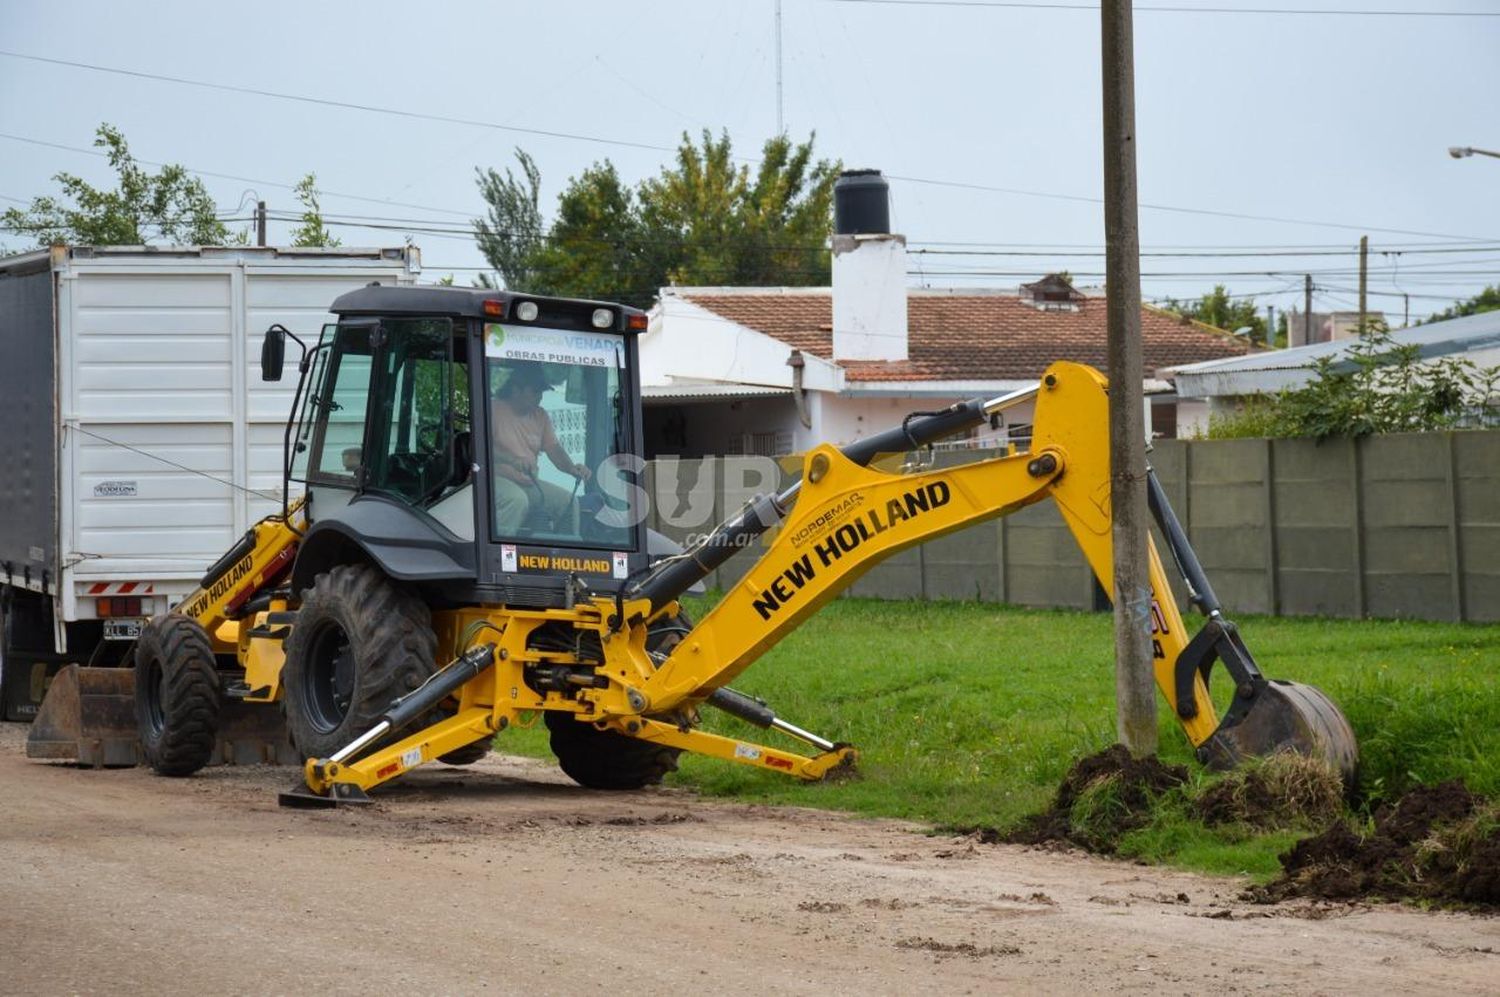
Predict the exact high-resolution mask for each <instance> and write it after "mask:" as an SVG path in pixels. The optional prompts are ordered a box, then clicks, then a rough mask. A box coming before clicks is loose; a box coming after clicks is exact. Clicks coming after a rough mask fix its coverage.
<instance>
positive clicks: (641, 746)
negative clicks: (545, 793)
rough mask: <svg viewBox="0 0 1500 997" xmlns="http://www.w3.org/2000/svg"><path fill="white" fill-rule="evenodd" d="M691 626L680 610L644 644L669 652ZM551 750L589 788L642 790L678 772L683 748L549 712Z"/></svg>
mask: <svg viewBox="0 0 1500 997" xmlns="http://www.w3.org/2000/svg"><path fill="white" fill-rule="evenodd" d="M692 627H693V624H692V622H691V621H690V620H689V619H688V618H687V616H685V615H682V614H679V615H677V616H674V617H672V618H671V619H667V620H663V621H661V622H660V623H658V624H656V625H655V626H653V627H652V628H651V631H650V633H649V634H648V636H647V638H646V649H647V650H648V651H650V652H652V654H653V655H659V656H662V657H665V656H666V655H667V654H668V653H670V652H671V650H672V648H673V647H674V646H675V645H676V644H677V642H678V641H679V640H681V639H682V634H683V633H684V632H686V631H688V630H691V629H692ZM544 719H545V721H546V724H547V731H548V733H549V735H550V737H549V740H550V742H551V745H552V753H553V754H554V755H556V756H557V764H558V767H559V768H561V769H562V770H563V773H564V774H565V775H567V776H568V778H570V779H572V780H573V781H574V782H576V783H578V784H579V785H580V786H586V787H588V788H589V789H615V790H627V789H642V788H644V787H646V786H655V785H658V784H659V783H660V782H661V781H662V779H663V778H665V777H666V775H667V773H668V772H676V771H677V757H678V756H679V755H681V754H682V749H681V748H668V747H665V746H663V745H660V744H653V743H652V742H650V741H642V740H639V739H637V738H634V737H626V736H625V735H624V734H617V733H615V732H614V731H610V730H599V729H598V728H597V727H595V726H593V725H592V724H587V723H580V722H578V721H577V720H574V719H573V716H572V714H570V713H547V714H545V715H544Z"/></svg>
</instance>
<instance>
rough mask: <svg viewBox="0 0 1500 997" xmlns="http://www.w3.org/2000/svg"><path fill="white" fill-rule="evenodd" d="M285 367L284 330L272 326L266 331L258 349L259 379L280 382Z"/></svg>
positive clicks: (277, 326)
mask: <svg viewBox="0 0 1500 997" xmlns="http://www.w3.org/2000/svg"><path fill="white" fill-rule="evenodd" d="M284 366H286V329H284V328H282V327H281V326H279V325H273V326H271V328H269V329H267V330H266V340H265V342H264V343H262V344H261V347H260V379H261V380H262V381H279V380H281V370H282V368H283V367H284Z"/></svg>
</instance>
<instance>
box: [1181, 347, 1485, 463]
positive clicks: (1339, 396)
mask: <svg viewBox="0 0 1500 997" xmlns="http://www.w3.org/2000/svg"><path fill="white" fill-rule="evenodd" d="M1344 361H1345V362H1344V363H1339V362H1337V361H1336V359H1335V358H1334V357H1331V356H1323V357H1319V358H1318V359H1317V360H1316V361H1315V362H1314V365H1313V377H1312V380H1310V381H1309V382H1308V383H1307V384H1305V385H1304V386H1302V387H1301V388H1296V389H1289V390H1284V391H1281V392H1279V393H1277V394H1275V395H1257V396H1255V397H1253V398H1251V399H1249V401H1247V402H1246V403H1245V405H1244V406H1243V407H1242V408H1241V409H1240V411H1239V412H1236V413H1234V414H1232V415H1229V416H1226V417H1223V418H1219V417H1211V418H1210V420H1209V431H1208V435H1209V437H1210V438H1213V439H1224V438H1231V437H1245V436H1268V437H1278V438H1281V437H1299V436H1300V437H1313V438H1315V439H1326V438H1328V437H1330V436H1368V435H1371V434H1375V433H1405V432H1423V431H1431V430H1442V429H1452V428H1455V427H1458V426H1475V425H1478V426H1485V425H1493V424H1495V423H1496V422H1497V421H1500V368H1497V367H1489V368H1485V367H1479V366H1478V365H1476V364H1475V363H1474V362H1473V361H1470V360H1466V359H1464V358H1462V357H1452V356H1447V357H1439V358H1437V359H1435V360H1429V361H1425V362H1424V361H1423V360H1422V358H1421V354H1420V352H1419V351H1418V349H1417V347H1416V346H1414V345H1412V344H1410V343H1398V342H1396V340H1395V339H1394V338H1392V336H1391V334H1390V332H1389V331H1388V330H1387V329H1386V328H1385V325H1384V323H1381V322H1378V321H1377V322H1372V323H1369V324H1368V326H1367V327H1366V329H1365V330H1364V333H1363V335H1362V336H1361V337H1360V338H1359V339H1358V340H1356V341H1354V342H1353V343H1352V344H1351V345H1350V347H1349V351H1348V353H1347V354H1346V355H1345V358H1344Z"/></svg>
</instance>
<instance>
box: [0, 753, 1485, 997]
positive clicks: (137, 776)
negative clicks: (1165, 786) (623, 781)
mask: <svg viewBox="0 0 1500 997" xmlns="http://www.w3.org/2000/svg"><path fill="white" fill-rule="evenodd" d="M25 731H26V728H24V727H21V726H18V725H14V724H4V725H0V800H4V801H5V802H4V806H5V813H4V816H3V817H0V991H3V992H5V993H18V994H19V993H25V994H63V993H69V994H94V993H108V994H121V993H151V994H175V993H183V994H186V993H194V994H198V993H224V994H239V993H245V994H250V993H256V994H259V993H311V992H317V993H319V994H342V993H351V994H353V993H359V994H369V993H372V992H374V993H390V992H402V993H411V994H428V993H431V994H452V993H472V992H480V991H488V992H494V993H511V992H516V993H520V992H523V991H524V992H527V993H583V992H598V991H600V990H601V989H602V988H608V989H610V990H614V991H621V992H638V993H639V992H672V993H676V992H683V991H691V990H697V991H703V992H713V993H731V994H737V993H745V994H750V993H755V994H765V993H819V994H827V993H861V994H869V993H889V994H909V993H959V994H961V993H976V994H978V993H996V992H1026V991H1050V992H1059V991H1070V992H1078V991H1096V992H1108V993H1125V992H1151V993H1156V992H1166V993H1202V992H1206V991H1210V990H1214V991H1219V992H1229V993H1240V992H1261V991H1271V992H1281V993H1285V992H1297V993H1340V994H1361V995H1363V994H1369V993H1372V992H1379V993H1392V992H1397V993H1446V994H1454V993H1482V992H1489V993H1493V992H1495V986H1496V981H1497V980H1500V920H1497V919H1495V918H1487V917H1481V916H1473V915H1465V914H1452V913H1427V912H1423V911H1418V910H1415V909H1410V908H1402V907H1393V906H1370V905H1334V904H1328V903H1311V902H1305V901H1304V902H1296V903H1284V904H1278V905H1269V906H1255V905H1249V904H1245V903H1243V902H1241V901H1239V900H1237V899H1236V896H1237V894H1238V893H1239V892H1240V890H1241V889H1242V888H1243V886H1244V884H1243V883H1242V882H1241V881H1238V880H1232V879H1216V878H1210V877H1204V876H1195V875H1192V874H1189V873H1182V872H1175V871H1168V870H1161V869H1156V868H1147V867H1142V866H1134V865H1127V864H1122V863H1119V862H1111V861H1107V860H1103V859H1097V858H1091V857H1088V856H1083V855H1078V854H1062V853H1056V852H1047V851H1039V850H1028V849H1025V848H1022V847H1019V846H1012V845H982V844H976V843H974V842H971V841H968V840H965V839H955V838H951V837H932V836H928V835H926V834H924V833H923V829H922V828H920V827H917V826H915V825H910V824H904V823H900V822H896V821H870V820H859V819H855V818H849V817H844V816H841V815H838V814H830V813H826V812H822V811H811V810H797V809H788V808H772V807H762V806H746V805H736V804H727V803H722V802H711V801H704V800H700V799H698V798H696V797H695V796H693V795H692V794H691V793H688V792H685V791H677V790H656V791H648V792H638V793H623V794H609V793H599V792H591V791H588V790H583V789H579V788H577V787H576V786H574V785H572V784H571V783H569V782H567V780H566V779H565V778H563V777H562V776H561V775H559V774H558V773H557V772H556V771H555V770H554V769H553V768H552V767H551V766H550V765H547V764H544V763H541V762H537V761H533V760H526V759H515V758H506V757H502V756H491V757H490V758H489V759H486V760H485V761H483V762H481V763H479V764H478V765H475V766H473V767H471V768H469V769H450V768H446V767H445V766H433V767H431V768H430V769H424V770H421V771H419V772H417V773H414V774H413V775H411V776H408V777H407V778H405V779H404V780H402V781H401V782H399V783H396V784H393V785H390V786H388V787H385V788H383V789H382V790H379V791H377V801H378V802H377V803H376V804H375V805H374V806H372V807H368V808H364V809H359V810H339V811H328V812H307V811H289V810H283V809H280V808H278V807H277V805H276V798H275V794H276V791H277V790H278V789H281V788H284V787H286V786H288V785H290V784H291V783H292V782H293V780H294V779H295V777H296V774H295V772H293V771H292V770H290V769H276V768H260V767H253V768H217V769H211V770H205V771H204V772H202V773H200V774H199V775H197V776H194V777H192V778H189V779H176V780H174V779H162V778H157V777H154V776H152V775H151V774H150V773H148V772H146V771H143V770H125V771H91V770H80V769H75V768H71V767H69V766H65V765H61V764H57V763H41V762H30V761H27V760H26V759H25V758H24V757H23V756H22V743H23V740H24V737H25ZM689 764H691V763H689Z"/></svg>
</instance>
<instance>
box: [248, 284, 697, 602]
mask: <svg viewBox="0 0 1500 997" xmlns="http://www.w3.org/2000/svg"><path fill="white" fill-rule="evenodd" d="M331 310H332V312H333V313H334V314H336V315H337V316H338V322H337V323H336V324H333V325H329V326H326V327H325V328H324V329H323V334H322V337H321V339H320V341H319V342H318V343H317V345H316V346H314V347H313V348H311V349H307V348H306V347H305V346H304V347H303V356H302V359H301V362H300V364H299V370H300V373H301V377H302V381H301V383H300V384H299V387H298V398H299V401H298V403H297V406H296V409H295V411H294V413H293V416H294V418H293V423H292V424H291V425H289V426H288V436H289V442H290V446H289V447H288V448H287V467H286V469H285V473H286V477H287V478H288V479H289V480H295V481H300V482H303V483H304V484H305V486H306V491H307V503H306V506H305V514H306V519H307V523H308V527H307V531H306V536H305V537H304V539H303V540H302V542H301V543H300V545H299V550H298V553H297V560H296V566H295V569H294V573H293V577H292V580H291V582H292V590H293V591H301V590H303V589H304V588H305V587H307V586H309V585H311V584H312V582H313V580H314V579H315V578H316V577H317V576H318V575H319V574H321V573H323V572H326V571H327V570H329V569H330V568H332V567H334V566H336V565H341V564H349V563H358V562H370V563H373V564H375V565H378V566H379V567H380V570H381V571H382V572H383V573H384V574H386V575H388V576H389V577H391V578H393V579H396V580H398V581H400V582H403V583H407V584H409V585H414V586H416V587H418V588H420V589H421V590H422V591H423V592H424V593H425V594H426V596H427V601H428V603H429V604H430V605H433V606H434V607H437V606H440V605H442V604H444V603H446V604H449V605H478V604H496V603H503V604H507V605H520V606H528V607H534V608H548V607H562V606H565V605H571V604H572V601H573V600H574V599H575V598H577V597H579V596H581V595H583V594H584V593H587V592H592V593H595V594H601V595H602V594H608V593H612V592H614V591H616V590H617V589H618V588H619V587H620V586H621V585H623V584H624V582H625V580H626V579H627V578H629V577H630V576H631V575H632V574H634V573H637V572H639V571H641V570H643V569H644V568H645V567H646V565H647V560H648V557H649V555H650V554H651V553H653V551H651V550H650V549H648V548H649V547H650V546H651V545H652V543H655V544H656V545H658V546H659V547H660V548H661V549H659V550H656V551H654V553H658V554H664V553H671V552H675V551H674V550H672V549H670V548H668V546H667V545H668V544H669V543H670V541H666V540H665V538H661V537H659V536H657V537H656V539H655V540H654V541H652V540H649V539H648V531H647V530H646V529H645V526H644V525H643V521H644V518H645V517H644V516H643V515H641V510H639V509H636V508H633V506H632V503H633V497H634V496H635V495H636V490H635V488H634V487H633V482H634V473H635V471H636V469H637V468H638V467H639V466H640V460H639V458H640V454H641V452H642V445H641V427H640V425H639V422H638V420H637V419H636V417H635V415H634V413H637V412H639V411H640V403H639V392H640V382H639V376H638V374H637V344H636V336H637V334H638V333H640V332H643V331H644V330H645V328H646V315H645V313H644V312H641V311H638V310H636V309H633V308H628V307H624V306H621V305H616V304H604V303H601V302H593V301H578V300H563V299H555V298H542V297H536V296H532V295H516V294H510V293H506V292H502V291H493V290H484V289H478V290H468V289H457V288H447V287H385V286H381V285H378V284H372V285H370V286H368V287H365V288H361V289H360V290H357V291H353V292H351V293H348V294H345V295H343V296H342V297H340V298H338V299H337V300H336V301H335V302H334V303H333V307H332V309H331ZM290 335H292V334H291V333H289V332H287V331H286V330H284V329H282V328H280V327H273V329H272V330H271V331H270V332H268V333H267V336H266V342H265V347H264V350H263V353H262V368H263V370H262V373H263V376H264V377H265V378H266V379H268V380H275V379H277V378H278V377H279V376H280V374H281V366H282V357H283V356H284V352H285V340H286V337H287V336H290ZM293 338H295V337H293ZM298 342H299V344H300V340H299V341H298ZM653 536H655V535H654V534H653Z"/></svg>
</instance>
